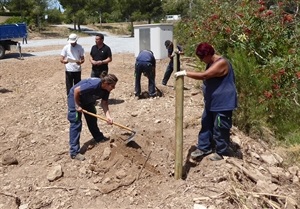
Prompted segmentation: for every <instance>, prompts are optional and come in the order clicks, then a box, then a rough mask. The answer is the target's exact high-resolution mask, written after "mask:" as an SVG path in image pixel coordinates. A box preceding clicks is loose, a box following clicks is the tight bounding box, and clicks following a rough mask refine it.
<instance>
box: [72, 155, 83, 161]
mask: <svg viewBox="0 0 300 209" xmlns="http://www.w3.org/2000/svg"><path fill="white" fill-rule="evenodd" d="M71 158H72V159H74V160H79V161H84V160H85V157H84V156H83V155H82V154H80V153H78V154H77V155H73V156H71Z"/></svg>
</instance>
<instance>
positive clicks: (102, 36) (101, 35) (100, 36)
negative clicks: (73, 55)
mask: <svg viewBox="0 0 300 209" xmlns="http://www.w3.org/2000/svg"><path fill="white" fill-rule="evenodd" d="M96 36H98V37H99V38H101V39H102V40H104V35H103V34H102V33H98V34H96Z"/></svg>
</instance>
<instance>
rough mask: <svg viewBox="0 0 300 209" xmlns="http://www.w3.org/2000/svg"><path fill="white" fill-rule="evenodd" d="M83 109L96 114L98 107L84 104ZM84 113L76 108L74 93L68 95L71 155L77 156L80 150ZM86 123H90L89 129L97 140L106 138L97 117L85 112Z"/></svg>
mask: <svg viewBox="0 0 300 209" xmlns="http://www.w3.org/2000/svg"><path fill="white" fill-rule="evenodd" d="M82 108H83V109H85V110H87V111H88V112H92V113H94V114H96V108H95V106H94V104H89V105H83V106H82ZM81 117H82V113H81V112H77V111H76V109H75V102H74V96H73V94H70V95H69V96H68V120H69V122H70V132H69V137H70V140H69V144H70V155H71V156H75V155H77V154H78V153H79V151H80V133H81V130H82V120H81ZM84 117H85V120H86V123H87V125H88V128H89V131H90V132H91V134H92V136H93V138H94V139H95V141H98V142H99V141H101V139H103V138H104V135H103V133H102V132H101V131H100V130H99V128H98V125H97V118H96V117H94V116H91V115H88V114H84Z"/></svg>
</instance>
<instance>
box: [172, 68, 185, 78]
mask: <svg viewBox="0 0 300 209" xmlns="http://www.w3.org/2000/svg"><path fill="white" fill-rule="evenodd" d="M174 75H175V78H177V77H179V76H186V71H185V70H182V71H179V72H176V73H174Z"/></svg>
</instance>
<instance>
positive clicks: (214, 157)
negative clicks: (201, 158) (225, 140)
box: [209, 153, 223, 161]
mask: <svg viewBox="0 0 300 209" xmlns="http://www.w3.org/2000/svg"><path fill="white" fill-rule="evenodd" d="M209 159H210V160H211V161H218V160H223V157H222V155H219V154H218V153H214V154H213V155H211V156H210V157H209Z"/></svg>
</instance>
